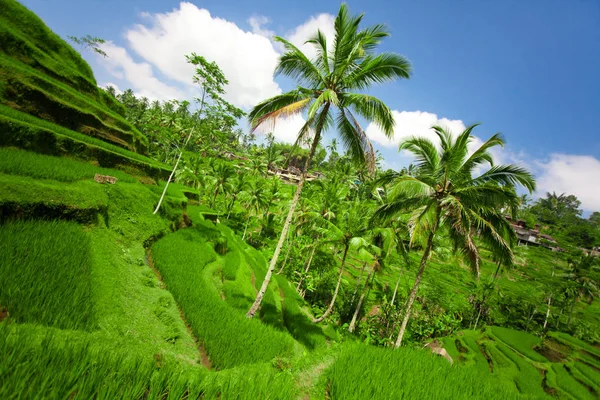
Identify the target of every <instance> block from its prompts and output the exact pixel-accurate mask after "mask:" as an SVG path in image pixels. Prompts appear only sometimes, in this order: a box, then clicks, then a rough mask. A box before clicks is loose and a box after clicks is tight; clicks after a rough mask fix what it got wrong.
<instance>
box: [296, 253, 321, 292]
mask: <svg viewBox="0 0 600 400" xmlns="http://www.w3.org/2000/svg"><path fill="white" fill-rule="evenodd" d="M316 249H317V246H316V245H315V246H313V248H312V250H311V252H310V256H309V257H308V262H307V263H306V268H304V275H302V276H301V277H300V282H298V286H296V291H297V292H300V286H302V283H303V282H304V276H305V275H306V274H307V273H308V270H309V269H310V265H311V264H312V260H313V256H314V255H315V250H316Z"/></svg>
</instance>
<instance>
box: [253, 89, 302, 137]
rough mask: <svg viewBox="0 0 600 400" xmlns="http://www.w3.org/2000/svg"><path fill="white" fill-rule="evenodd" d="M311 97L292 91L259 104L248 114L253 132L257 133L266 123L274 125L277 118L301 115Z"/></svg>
mask: <svg viewBox="0 0 600 400" xmlns="http://www.w3.org/2000/svg"><path fill="white" fill-rule="evenodd" d="M311 100H312V99H311V97H310V96H307V95H306V94H305V93H303V92H301V91H299V90H292V91H290V92H287V93H283V94H280V95H277V96H274V97H271V98H269V99H267V100H264V101H262V102H260V103H258V104H257V105H256V106H255V107H254V108H253V109H252V111H250V113H249V114H248V120H249V121H250V128H251V131H252V132H253V131H255V130H256V128H258V127H259V126H260V125H262V124H263V123H265V122H271V123H274V121H275V120H276V119H277V118H280V117H288V116H291V115H294V114H298V113H301V112H302V111H303V110H305V109H306V108H307V107H308V106H309V104H310V102H311Z"/></svg>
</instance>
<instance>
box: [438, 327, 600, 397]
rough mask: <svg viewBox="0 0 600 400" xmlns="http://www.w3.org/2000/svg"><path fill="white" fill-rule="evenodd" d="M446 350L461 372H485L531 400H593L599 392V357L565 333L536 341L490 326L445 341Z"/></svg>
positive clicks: (530, 336) (588, 346) (587, 346)
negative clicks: (556, 399)
mask: <svg viewBox="0 0 600 400" xmlns="http://www.w3.org/2000/svg"><path fill="white" fill-rule="evenodd" d="M444 347H445V348H446V350H447V351H448V353H449V354H450V355H451V356H452V357H453V359H454V361H455V364H456V365H457V366H458V367H459V368H461V367H464V366H466V367H469V366H475V367H478V369H479V370H480V371H485V370H488V372H489V373H490V374H491V376H492V377H494V378H495V379H496V380H498V381H501V382H502V383H503V384H504V385H505V386H507V387H514V388H515V389H516V390H517V391H518V392H519V393H521V394H523V395H527V396H533V397H535V398H550V397H551V396H558V397H560V398H572V397H574V398H579V399H592V398H596V396H598V394H599V393H600V392H599V391H598V389H599V388H598V384H597V382H600V368H598V363H599V361H600V357H599V358H594V357H593V356H592V357H591V358H590V357H588V354H589V353H586V350H584V348H587V349H588V350H591V351H594V352H599V351H598V349H597V348H594V347H593V346H590V345H587V344H585V343H583V342H580V341H578V340H577V339H575V338H573V337H571V336H569V335H566V334H564V333H551V334H550V336H549V337H548V338H547V339H544V340H542V339H540V338H538V337H536V336H533V335H530V334H528V333H525V332H522V331H516V330H513V329H506V328H500V327H488V328H486V329H485V331H462V332H460V333H459V334H458V335H455V336H451V337H447V338H444Z"/></svg>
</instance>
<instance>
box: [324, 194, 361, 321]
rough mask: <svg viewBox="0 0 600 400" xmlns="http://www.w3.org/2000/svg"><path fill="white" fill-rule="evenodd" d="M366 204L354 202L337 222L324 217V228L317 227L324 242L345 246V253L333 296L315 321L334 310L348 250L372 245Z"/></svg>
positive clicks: (325, 316)
mask: <svg viewBox="0 0 600 400" xmlns="http://www.w3.org/2000/svg"><path fill="white" fill-rule="evenodd" d="M365 206H366V205H365V204H364V203H360V202H354V203H353V204H352V206H351V207H350V208H348V209H346V210H345V211H344V212H343V213H342V215H341V216H340V217H339V218H338V221H337V223H336V224H334V223H332V222H330V221H328V220H325V219H322V220H321V221H322V224H323V226H324V228H317V231H318V232H319V234H320V235H321V236H322V239H321V243H322V244H329V245H334V246H336V245H337V246H341V247H342V248H343V253H342V263H341V265H340V272H339V275H338V280H337V284H336V286H335V291H334V292H333V297H332V298H331V302H330V303H329V306H328V307H327V309H326V310H325V312H324V313H323V315H321V316H320V317H319V318H315V319H314V320H313V322H315V323H318V322H321V321H323V320H324V319H325V318H327V317H328V316H329V314H331V312H332V311H333V306H334V305H335V300H336V299H337V296H338V293H339V291H340V284H341V283H342V276H343V275H344V268H345V266H346V258H347V257H348V251H349V250H350V249H351V248H352V249H353V250H361V249H366V248H371V247H372V246H371V245H370V243H369V241H368V240H367V237H368V234H369V226H368V219H369V211H370V210H369V209H368V208H366V207H365ZM365 208H366V209H365Z"/></svg>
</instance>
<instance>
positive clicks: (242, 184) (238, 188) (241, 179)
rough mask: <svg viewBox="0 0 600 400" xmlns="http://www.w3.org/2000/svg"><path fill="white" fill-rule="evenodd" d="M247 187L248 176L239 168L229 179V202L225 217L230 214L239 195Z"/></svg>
mask: <svg viewBox="0 0 600 400" xmlns="http://www.w3.org/2000/svg"><path fill="white" fill-rule="evenodd" d="M247 187H248V176H247V174H246V172H244V170H239V171H238V172H237V174H236V175H235V177H234V178H233V179H232V181H231V202H230V203H229V205H228V206H227V219H229V216H230V215H231V210H233V206H234V205H235V202H236V200H237V198H238V196H239V195H240V193H242V192H243V191H244V190H245V189H246V188H247Z"/></svg>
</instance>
